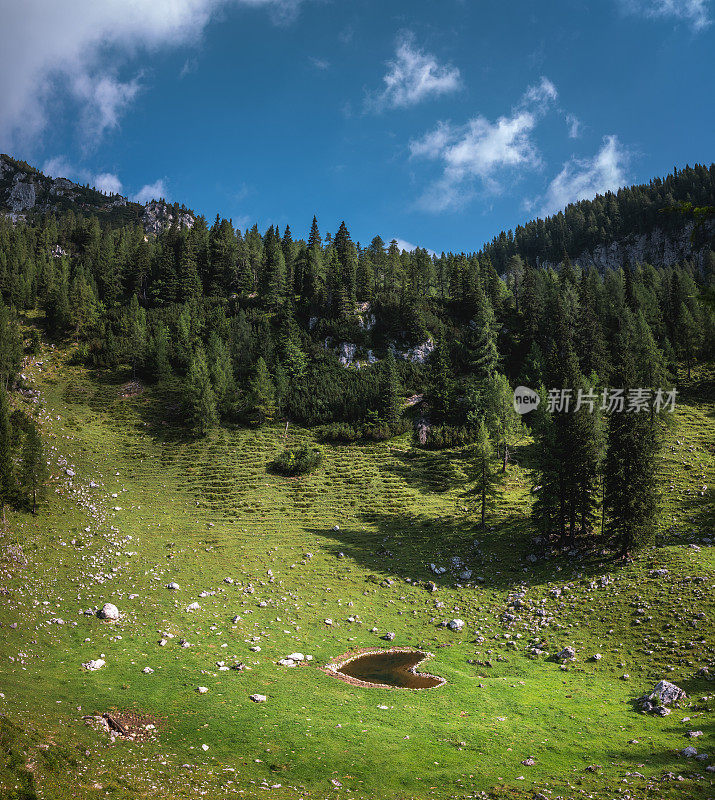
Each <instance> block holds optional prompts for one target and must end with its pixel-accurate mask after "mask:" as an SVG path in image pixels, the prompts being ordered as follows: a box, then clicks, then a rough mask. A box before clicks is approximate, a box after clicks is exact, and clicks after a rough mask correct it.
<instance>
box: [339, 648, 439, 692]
mask: <svg viewBox="0 0 715 800" xmlns="http://www.w3.org/2000/svg"><path fill="white" fill-rule="evenodd" d="M424 657H425V654H424V653H419V652H416V651H415V652H411V653H387V652H386V653H368V654H367V655H364V656H359V657H358V658H354V659H353V660H352V661H350V662H348V663H347V664H345V666H343V667H341V668H340V669H339V670H338V672H339V673H341V674H342V675H349V676H350V677H351V678H357V679H358V680H361V681H366V682H368V683H384V684H387V685H388V686H399V687H400V688H402V689H432V688H433V687H435V686H440V685H441V684H442V682H443V681H442V680H441V679H440V678H432V677H430V676H429V675H422V674H420V673H419V672H417V673H415V672H412V671H411V669H412V668H413V667H414V666H415V665H416V664H419V662H420V661H422V659H423V658H424Z"/></svg>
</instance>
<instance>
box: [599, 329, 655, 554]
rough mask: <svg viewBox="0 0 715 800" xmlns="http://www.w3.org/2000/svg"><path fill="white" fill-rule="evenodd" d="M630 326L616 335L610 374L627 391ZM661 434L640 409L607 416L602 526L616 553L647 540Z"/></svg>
mask: <svg viewBox="0 0 715 800" xmlns="http://www.w3.org/2000/svg"><path fill="white" fill-rule="evenodd" d="M632 342H633V334H632V330H631V328H630V327H627V328H625V329H624V331H623V333H622V334H620V335H619V336H618V337H617V342H616V347H615V351H616V352H617V353H618V354H619V355H618V360H617V361H616V371H615V376H614V379H615V381H616V385H617V386H618V388H622V389H623V391H624V394H625V395H626V396H628V391H629V390H630V389H635V388H639V387H638V386H637V384H638V382H639V381H638V377H637V365H636V363H635V358H634V353H633V350H632ZM660 445H661V439H660V435H659V431H658V427H657V421H656V420H655V419H653V417H652V415H650V414H648V413H645V412H644V411H640V412H636V411H631V412H628V411H626V410H624V411H620V412H619V411H613V412H612V413H611V414H609V419H608V442H607V448H606V459H605V465H604V475H605V477H604V480H605V486H604V512H605V515H606V517H607V527H606V530H607V532H608V533H609V535H610V536H611V537H612V538H613V540H614V542H615V544H616V545H617V547H618V548H619V550H620V553H621V555H622V556H626V555H628V554H629V553H630V552H631V550H633V549H634V548H635V547H638V546H640V545H641V544H644V543H645V542H647V541H649V540H650V539H652V535H653V527H654V524H655V516H656V512H657V508H658V497H657V483H656V476H657V469H658V465H657V459H658V453H659V450H660Z"/></svg>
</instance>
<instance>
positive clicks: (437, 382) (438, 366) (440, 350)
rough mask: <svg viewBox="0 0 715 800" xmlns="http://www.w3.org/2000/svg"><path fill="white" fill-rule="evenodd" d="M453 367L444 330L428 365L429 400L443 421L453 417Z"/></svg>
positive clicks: (438, 337) (436, 415) (438, 417)
mask: <svg viewBox="0 0 715 800" xmlns="http://www.w3.org/2000/svg"><path fill="white" fill-rule="evenodd" d="M452 384H453V376H452V365H451V363H450V359H449V350H448V346H447V342H446V338H445V333H444V330H442V331H440V333H439V335H438V336H437V346H436V347H435V349H434V350H433V351H432V355H431V356H430V360H429V365H428V377H427V399H428V402H429V405H430V408H431V410H432V414H433V415H434V416H435V417H436V418H437V419H438V420H441V421H445V420H446V419H448V418H449V417H450V416H451V415H452V411H453V409H452V394H453V393H452Z"/></svg>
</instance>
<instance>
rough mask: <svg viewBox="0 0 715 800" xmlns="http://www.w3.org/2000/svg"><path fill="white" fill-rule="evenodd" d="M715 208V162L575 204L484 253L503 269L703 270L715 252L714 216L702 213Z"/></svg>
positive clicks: (504, 236) (502, 237)
mask: <svg viewBox="0 0 715 800" xmlns="http://www.w3.org/2000/svg"><path fill="white" fill-rule="evenodd" d="M713 205H715V164H711V165H710V166H709V167H707V166H705V165H702V164H696V165H695V166H693V167H685V168H684V169H681V170H678V169H675V170H673V173H672V174H671V175H668V176H667V177H665V178H654V179H653V180H652V181H650V183H647V184H640V185H637V186H628V187H624V188H622V189H619V190H618V191H617V192H606V194H603V195H597V196H596V197H594V198H593V200H581V201H579V202H577V203H571V204H569V205H568V206H566V208H565V209H564V210H563V211H559V213H558V214H555V215H553V216H551V217H547V218H546V219H540V218H537V219H535V220H531V221H530V222H527V223H526V224H525V225H519V226H517V227H516V228H515V229H514V230H513V231H508V232H504V231H502V232H501V233H500V234H498V235H497V236H495V237H494V239H493V240H492V241H491V242H490V243H489V244H487V245H485V246H484V248H483V249H482V250H481V251H480V253H479V255H480V256H488V257H489V258H490V259H491V261H492V263H493V264H494V266H495V267H496V268H497V270H498V271H499V272H500V273H503V272H504V271H505V270H506V266H507V263H508V261H509V259H510V258H511V257H512V256H514V255H519V256H521V257H522V258H523V259H524V260H526V261H528V262H529V263H531V264H535V265H541V266H553V265H556V264H559V263H562V262H563V261H564V260H565V259H566V258H568V259H569V260H570V261H571V263H572V264H576V265H578V266H581V267H590V266H594V267H596V268H597V269H599V270H600V271H603V270H605V269H609V268H618V267H620V266H624V265H627V264H631V265H634V264H638V263H646V262H647V263H650V264H653V265H654V266H660V267H668V266H672V265H673V264H676V263H678V262H682V261H684V260H691V261H694V262H695V263H696V264H697V265H698V266H699V267H701V268H702V267H703V266H704V264H705V259H706V258H708V257H709V253H710V251H711V250H712V249H715V220H713V219H712V213H710V216H709V219H706V218H704V217H705V215H704V214H698V211H699V210H703V207H706V206H710V207H712V206H713Z"/></svg>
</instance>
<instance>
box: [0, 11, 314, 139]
mask: <svg viewBox="0 0 715 800" xmlns="http://www.w3.org/2000/svg"><path fill="white" fill-rule="evenodd" d="M300 1H301V0H101V2H98V0H70V1H68V0H65V1H64V2H58V0H23V2H21V3H18V2H10V0H2V3H1V4H0V8H1V14H2V25H0V97H2V114H0V148H2V149H7V150H10V149H12V148H13V146H15V145H16V144H17V143H20V144H22V145H26V144H27V143H28V142H29V141H31V140H32V139H34V138H36V137H37V136H38V135H40V134H41V133H42V131H43V130H44V129H45V127H46V126H47V123H48V105H49V103H50V101H52V104H53V107H57V106H58V105H61V100H58V97H59V98H61V97H62V96H63V92H67V93H68V94H69V96H70V98H72V99H73V100H74V101H75V102H76V103H78V104H80V105H82V107H83V109H84V118H83V121H84V123H85V125H86V126H87V127H88V130H87V131H86V133H88V136H87V139H88V140H91V138H92V136H93V135H94V136H96V135H99V134H101V133H102V132H104V131H106V130H108V129H111V128H113V127H115V126H116V125H117V124H118V121H119V117H120V114H121V113H122V111H123V110H125V109H126V107H127V105H128V104H129V103H130V102H131V101H132V100H133V99H134V97H135V96H136V94H137V92H138V90H139V76H135V77H133V78H131V79H129V80H127V79H124V80H121V79H120V78H119V77H118V74H119V73H118V69H119V67H120V66H122V65H125V64H126V60H127V59H129V58H131V57H133V56H136V55H137V54H138V53H139V52H145V51H156V50H158V49H160V48H166V47H176V46H178V45H182V44H187V43H196V42H197V41H199V39H200V37H201V34H202V32H203V30H204V28H205V27H206V25H207V24H208V22H209V20H210V19H211V17H212V15H214V14H215V13H216V12H217V11H218V10H219V9H221V8H223V7H227V6H230V5H233V6H244V7H259V6H261V7H266V8H269V9H271V10H272V11H273V12H274V13H275V14H277V15H280V16H282V17H285V16H287V15H290V14H291V13H292V12H294V11H295V9H296V8H297V6H298V4H299V3H300ZM108 65H110V66H108ZM58 90H61V91H58ZM65 99H66V98H65Z"/></svg>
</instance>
